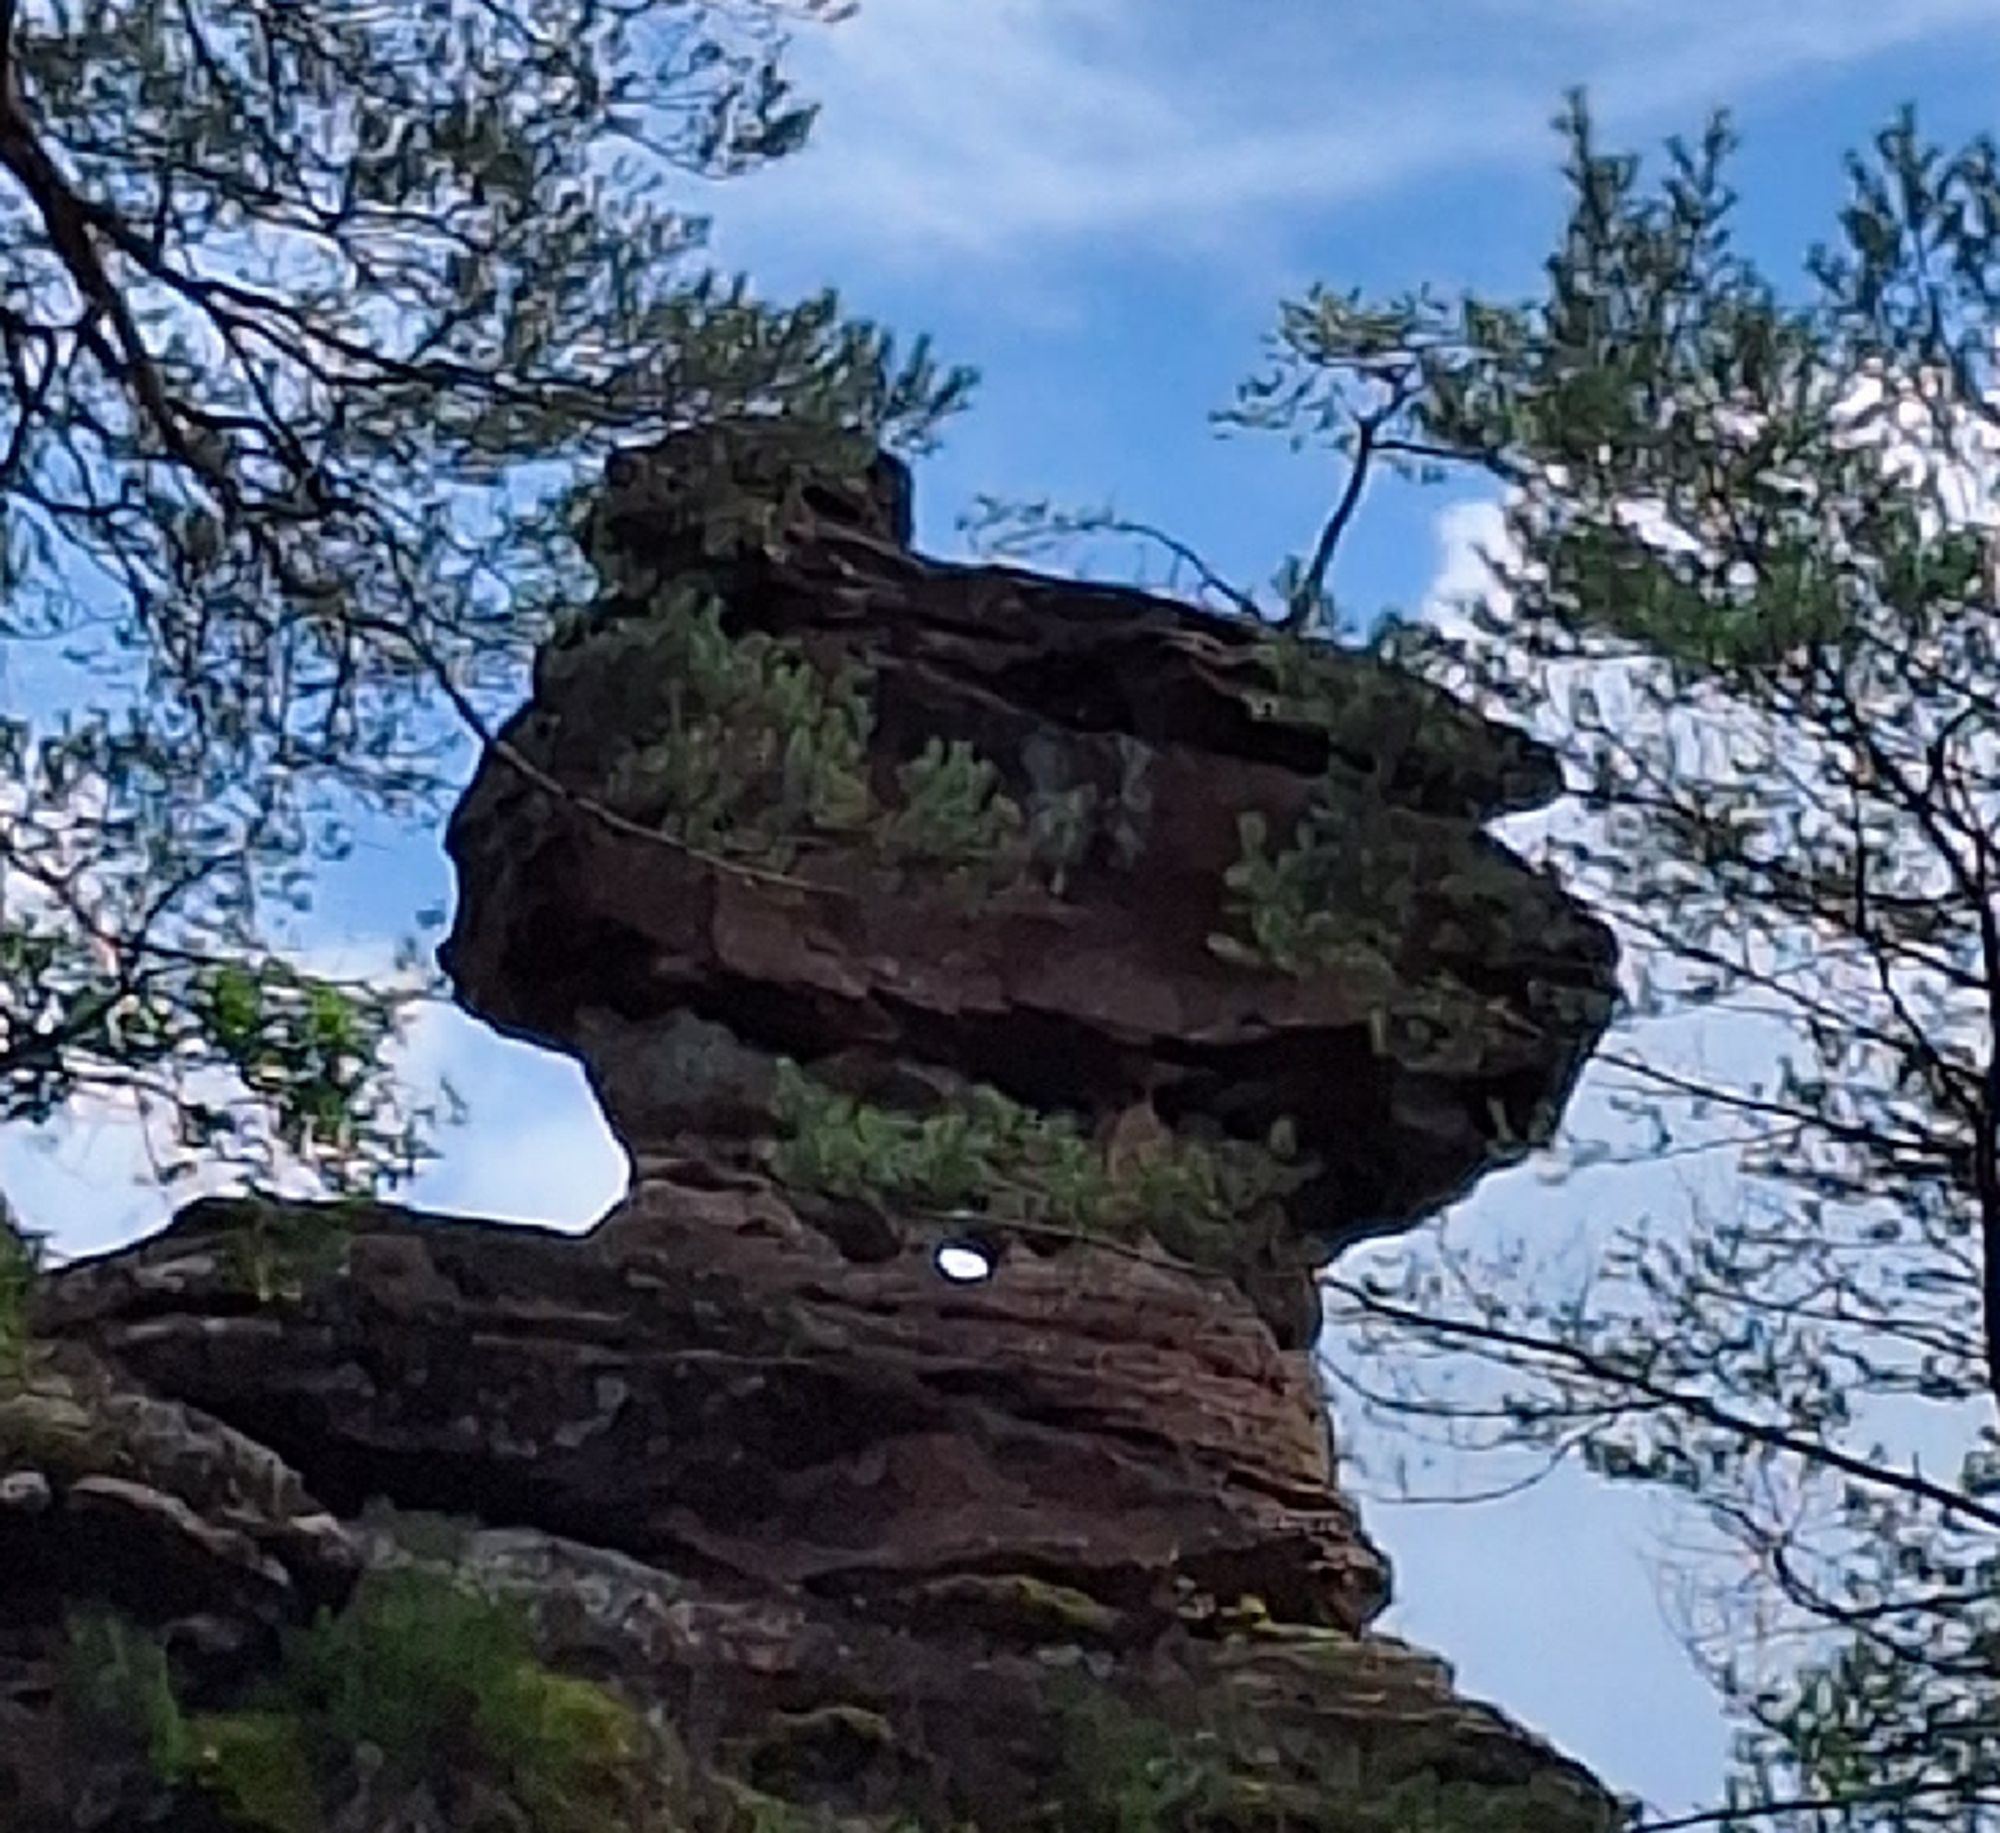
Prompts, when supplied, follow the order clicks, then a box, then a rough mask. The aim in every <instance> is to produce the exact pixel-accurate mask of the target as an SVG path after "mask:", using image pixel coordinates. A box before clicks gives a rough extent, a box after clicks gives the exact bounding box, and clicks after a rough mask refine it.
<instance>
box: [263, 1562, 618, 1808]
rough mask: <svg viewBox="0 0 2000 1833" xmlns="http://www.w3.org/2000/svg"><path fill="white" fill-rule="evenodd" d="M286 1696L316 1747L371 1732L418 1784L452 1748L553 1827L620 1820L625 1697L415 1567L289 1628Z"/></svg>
mask: <svg viewBox="0 0 2000 1833" xmlns="http://www.w3.org/2000/svg"><path fill="white" fill-rule="evenodd" d="M284 1696H285V1700H286V1702H287V1704H288V1705H289V1707H290V1708H291V1710H293V1711H294V1712H295V1713H296V1714H297V1716H298V1717H299V1719H300V1721H301V1722H302V1723H303V1724H304V1725H305V1726H306V1727H307V1734H308V1737H309V1739H310V1741H311V1743H312V1744H313V1745H314V1746H315V1747H316V1750H317V1752H318V1753H320V1754H321V1755H322V1758H325V1757H331V1758H333V1759H334V1760H340V1759H342V1758H343V1757H344V1756H345V1755H346V1754H347V1753H350V1752H352V1751H353V1750H354V1749H355V1748H356V1747H357V1746H359V1745H362V1744H369V1745H372V1746H373V1747H374V1748H375V1749H377V1750H378V1751H380V1752H381V1753H382V1757H383V1762H384V1770H385V1774H386V1775H388V1776H389V1777H390V1778H391V1779H392V1780H393V1781H394V1782H396V1783H398V1784H400V1785H403V1786H410V1785H414V1784H415V1783H417V1782H418V1781H421V1780H424V1779H425V1778H427V1777H435V1774H436V1770H437V1766H438V1765H439V1763H440V1762H441V1761H448V1760H450V1759H451V1758H452V1757H453V1755H454V1754H456V1755H458V1756H459V1758H460V1759H461V1760H464V1761H468V1762H470V1763H471V1764H472V1765H474V1766H475V1767H477V1768H478V1769H479V1770H480V1771H481V1772H482V1773H485V1774H489V1775H491V1776H492V1778H493V1779H494V1780H495V1781H498V1782H500V1783H502V1784H503V1785H504V1786H505V1787H506V1788H508V1789H509V1790H510V1791H511V1792H512V1793H514V1794H515V1795H516V1796H517V1797H518V1798H519V1799H520V1800H521V1801H522V1803H523V1805H524V1806H527V1807H529V1808H530V1810H531V1811H532V1812H534V1813H536V1814H537V1815H539V1816H541V1818H540V1819H539V1820H538V1821H537V1823H536V1824H537V1825H538V1826H546V1827H547V1828H549V1829H550V1833H561V1830H563V1829H568V1828H576V1829H579V1830H582V1829H593V1828H596V1827H598V1826H601V1825H608V1824H613V1823H609V1822H606V1821H605V1820H604V1819H603V1815H604V1812H605V1803H604V1800H603V1795H604V1784H605V1781H606V1780H607V1778H609V1779H611V1780H614V1781H615V1775H612V1773H611V1772H615V1771H616V1769H617V1768H618V1766H619V1765H621V1764H623V1763H624V1762H626V1761H627V1760H629V1759H630V1758H631V1757H632V1756H633V1755H634V1754H636V1749H637V1745H636V1735H637V1734H636V1721H635V1720H634V1718H633V1715H632V1713H631V1712H630V1710H629V1708H627V1707H625V1706H623V1705H622V1704H621V1703H620V1702H619V1701H618V1700H617V1699H615V1698H614V1697H613V1696H612V1695H611V1694H609V1693H606V1692H605V1691H604V1690H603V1689H602V1688H601V1687H597V1686H595V1685H593V1684H591V1683H589V1682H586V1681H581V1680H576V1679H573V1678H569V1677H566V1676H563V1675H558V1674H554V1673H551V1672H549V1671H548V1670H547V1669H545V1668H543V1667H542V1666H540V1664H539V1663H538V1662H537V1661H536V1659H535V1655H534V1645H533V1642H532V1640H531V1638H530V1635H529V1632H528V1628H527V1625H526V1624H525V1622H524V1621H523V1620H521V1618H520V1617H519V1616H518V1615H517V1614H516V1613H515V1612H514V1611H512V1610H510V1609H508V1608H506V1607H504V1606H502V1605H500V1604H497V1603H495V1602H493V1601H492V1600H490V1599H487V1598H484V1597H481V1596H479V1595H478V1594H476V1593H474V1592H471V1591H468V1590H465V1589H463V1588H461V1587H459V1586H458V1585H456V1584H454V1583H452V1582H450V1581H447V1580H443V1579H439V1578H436V1577H433V1576H430V1575H428V1574H424V1573H419V1572H415V1571H407V1570H406V1571H389V1572H378V1573H372V1574H370V1575H369V1576H368V1577H367V1578H366V1579H364V1580H363V1582H362V1584H361V1586H360V1587H359V1588H358V1590H357V1592H356V1594H355V1597H354V1599H353V1601H352V1602H351V1603H350V1604H349V1605H348V1607H347V1609H346V1610H344V1611H342V1612H341V1613H340V1614H339V1615H333V1614H331V1613H328V1612H324V1611H323V1612H322V1613H321V1615H320V1617H319V1619H318V1620H317V1621H316V1622H315V1623H314V1625H313V1627H312V1628H311V1629H310V1630H308V1631H305V1632H303V1633H298V1634H295V1635H294V1636H292V1637H291V1639H290V1640H289V1642H288V1645H287V1648H286V1653H285V1681H284Z"/></svg>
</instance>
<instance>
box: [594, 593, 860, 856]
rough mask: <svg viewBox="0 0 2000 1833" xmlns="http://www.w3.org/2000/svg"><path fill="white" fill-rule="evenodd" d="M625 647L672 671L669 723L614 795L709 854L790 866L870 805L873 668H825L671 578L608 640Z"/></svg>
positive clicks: (651, 674)
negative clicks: (725, 616)
mask: <svg viewBox="0 0 2000 1833" xmlns="http://www.w3.org/2000/svg"><path fill="white" fill-rule="evenodd" d="M599 640H600V641H606V642H611V643H614V644H622V645H628V646H630V647H631V649H632V650H633V652H634V659H633V664H632V665H633V666H634V667H643V668H644V669H645V670H646V671H648V672H647V673H646V674H645V675H644V677H643V679H644V680H646V681H647V682H649V683H664V692H665V701H664V707H663V710H662V712H661V713H660V714H659V715H658V717H657V724H658V726H659V728H660V729H659V730H657V731H656V732H655V733H653V734H651V735H649V736H648V737H646V738H645V739H644V740H643V741H642V742H640V743H638V744H637V745H636V746H635V747H634V749H633V750H632V751H631V752H630V753H629V754H628V755H627V756H625V757H624V758H622V759H621V760H620V761H619V763H618V764H617V766H616V767H615V769H614V771H613V774H612V776H611V778H610V781H609V783H608V784H607V786H606V793H607V796H608V798H609V800H610V802H611V803H612V805H613V806H614V807H617V808H619V809H621V810H623V811H625V812H627V813H629V814H631V815H632V816H633V818H634V819H639V820H649V821H658V822H660V823H661V825H662V826H663V828H664V829H665V830H666V831H667V832H669V833H671V834H672V835H673V836H674V837H675V838H676V839H677V840H680V841H683V842H685V843H686V844H687V845H689V846H693V847H698V848H700V849H702V850H703V851H706V852H718V853H724V854H727V855H729V856H731V857H737V858H746V859H752V860H755V861H757V862H759V863H761V864H765V865H769V866H773V867H776V868H778V869H782V868H783V867H785V866H786V865H788V864H789V863H790V862H791V860H792V858H793V857H794V855H795V853H796V851H797V848H798V845H799V842H800V841H801V839H803V838H806V837H808V836H810V835H813V834H827V835H833V834H841V833H847V832H851V831H852V830H854V829H855V828H857V827H859V826H860V825H861V824H862V823H863V822H864V821H865V820H866V819H867V816H868V812H869V797H868V780H867V751H868V733H869V729H870V726H871V724H872V721H873V712H872V708H871V706H870V704H869V699H868V677H867V674H866V673H865V671H863V670H862V669H860V668H858V667H854V666H852V665H847V666H843V667H841V668H840V669H838V670H837V671H824V670H821V669H820V668H818V667H816V666H815V665H814V664H813V662H812V661H811V660H810V659H809V658H808V657H807V656H806V655H805V654H804V653H803V651H802V650H801V649H800V648H799V646H798V644H797V643H795V642H793V641H791V640H789V639H784V638H778V637H773V636H771V635H769V634H768V633H767V632H764V631H760V630H750V631H745V632H744V633H743V634H742V635H740V636H730V635H729V634H728V633H727V632H726V631H725V630H724V629H723V627H722V607H721V605H720V604H719V603H718V602H717V601H716V600H714V599H713V598H712V597H711V596H709V595H708V594H707V593H705V592H704V591H701V590H700V589H698V588H690V587H686V586H680V587H673V588H669V589H667V590H666V591H664V592H663V593H661V595H660V596H659V597H658V598H657V599H656V600H655V602H654V604H653V606H652V608H651V610H650V612H649V613H648V615H647V616H646V617H645V618H644V619H635V620H628V621H626V622H624V623H622V624H620V625H619V626H617V627H616V628H614V629H613V630H612V631H610V632H607V633H606V635H605V636H604V637H602V638H600V639H599Z"/></svg>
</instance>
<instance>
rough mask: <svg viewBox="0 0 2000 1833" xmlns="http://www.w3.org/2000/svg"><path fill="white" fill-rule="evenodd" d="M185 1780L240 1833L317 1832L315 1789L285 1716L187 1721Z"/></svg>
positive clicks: (300, 1732)
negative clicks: (188, 1751) (204, 1794)
mask: <svg viewBox="0 0 2000 1833" xmlns="http://www.w3.org/2000/svg"><path fill="white" fill-rule="evenodd" d="M188 1724H189V1731H188V1735H189V1738H190V1741H191V1744H192V1751H193V1754H192V1758H191V1761H190V1762H189V1764H188V1765H187V1767H186V1770H185V1772H184V1773H185V1774H186V1775H187V1777H188V1778H189V1779H190V1780H192V1781H194V1782H196V1783H197V1784H198V1785H199V1786H200V1787H201V1788H203V1789H204V1790H205V1791H206V1792H207V1793H209V1794H210V1795H212V1796H213V1797H214V1798H215V1801H216V1803H217V1805H218V1806H219V1807H220V1808H221V1809H222V1812H223V1815H224V1818H225V1819H227V1820H228V1822H229V1823H230V1825H231V1826H235V1827H242V1828H244V1829H245V1830H246V1833H321V1829H322V1828H323V1826H324V1824H325V1821H324V1817H323V1815H322V1814H321V1811H320V1784H319V1780H318V1778H317V1777H316V1776H315V1775H314V1773H313V1765H312V1759H311V1756H310V1754H309V1752H308V1749H307V1745H306V1737H305V1729H304V1727H303V1726H302V1725H301V1724H300V1722H299V1720H298V1719H297V1718H296V1717H295V1716H293V1714H291V1713H290V1712H288V1711H267V1712H255V1711H246V1712H207V1713H202V1714H199V1715H197V1716H196V1717H195V1718H193V1719H191V1720H190V1721H188Z"/></svg>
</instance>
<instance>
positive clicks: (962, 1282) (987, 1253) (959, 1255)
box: [931, 1240, 993, 1286]
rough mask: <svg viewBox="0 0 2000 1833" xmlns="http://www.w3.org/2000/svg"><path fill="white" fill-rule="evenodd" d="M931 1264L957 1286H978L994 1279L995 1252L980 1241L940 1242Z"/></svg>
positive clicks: (932, 1256)
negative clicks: (982, 1282)
mask: <svg viewBox="0 0 2000 1833" xmlns="http://www.w3.org/2000/svg"><path fill="white" fill-rule="evenodd" d="M931 1264H932V1265H933V1266H935V1267H936V1268H937V1270H938V1272H939V1274H940V1275H941V1276H942V1277H943V1278H945V1279H948V1280H950V1281H951V1282H952V1284H953V1285H955V1286H970V1285H976V1284H978V1282H979V1281H980V1280H982V1279H991V1278H992V1277H993V1250H992V1249H991V1248H989V1247H988V1246H986V1244H985V1243H984V1242H980V1241H966V1240H954V1241H940V1242H939V1243H938V1245H937V1250H936V1252H935V1253H933V1254H932V1255H931Z"/></svg>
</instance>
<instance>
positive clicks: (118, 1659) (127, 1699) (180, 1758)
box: [57, 1608, 195, 1781]
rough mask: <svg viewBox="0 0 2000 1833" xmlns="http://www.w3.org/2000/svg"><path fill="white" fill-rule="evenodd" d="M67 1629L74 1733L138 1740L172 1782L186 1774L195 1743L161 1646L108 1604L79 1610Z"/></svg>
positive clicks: (67, 1698)
mask: <svg viewBox="0 0 2000 1833" xmlns="http://www.w3.org/2000/svg"><path fill="white" fill-rule="evenodd" d="M64 1627H65V1632H66V1633H65V1636H64V1641H63V1647H62V1658H61V1665H60V1669H59V1673H58V1681H57V1685H58V1695H59V1698H60V1700H61V1702H62V1706H63V1709H64V1711H65V1713H66V1714H67V1715H68V1717H69V1718H70V1720H71V1721H72V1723H73V1725H74V1726H75V1728H76V1730H77V1731H78V1732H79V1733H81V1734H82V1735H84V1736H88V1737H91V1738H93V1739H97V1738H110V1739H113V1740H119V1741H129V1742H131V1743H133V1744H134V1745H136V1749H137V1753H138V1754H139V1755H141V1756H143V1757H144V1758H145V1760H146V1761H147V1762H148V1763H149V1764H150V1765H151V1767H152V1769H153V1771H154V1773H156V1774H157V1775H159V1776H161V1777H162V1778H164V1779H166V1780H168V1781H177V1780H179V1779H180V1778H181V1777H182V1776H184V1775H185V1774H187V1772H188V1770H189V1767H190V1766H191V1764H192V1763H193V1761H194V1755H195V1746H194V1740H193V1736H192V1734H191V1733H190V1731H189V1728H188V1724H187V1721H186V1719H185V1718H183V1717H182V1715H181V1709H180V1706H179V1705H178V1704H177V1703H176V1701H175V1699H174V1689H173V1682H172V1680H171V1679H170V1678H169V1676H168V1673H167V1658H166V1655H165V1654H164V1653H163V1652H162V1651H161V1648H160V1645H159V1644H158V1643H157V1642H155V1641H154V1640H153V1639H152V1637H150V1636H148V1635H147V1634H145V1633H144V1632H143V1631H142V1630H138V1629H135V1628H133V1627H132V1625H130V1624H129V1623H127V1622H126V1621H125V1620H124V1619H123V1618H122V1617H119V1616H117V1615H115V1614H114V1613H113V1612H111V1611H109V1610H105V1609H102V1608H97V1609H89V1610H80V1611H75V1612H73V1613H71V1615H70V1616H69V1618H68V1620H67V1622H66V1624H65V1626H64Z"/></svg>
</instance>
